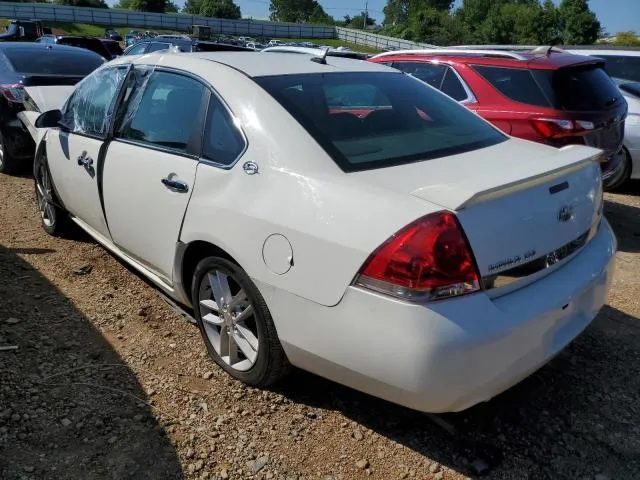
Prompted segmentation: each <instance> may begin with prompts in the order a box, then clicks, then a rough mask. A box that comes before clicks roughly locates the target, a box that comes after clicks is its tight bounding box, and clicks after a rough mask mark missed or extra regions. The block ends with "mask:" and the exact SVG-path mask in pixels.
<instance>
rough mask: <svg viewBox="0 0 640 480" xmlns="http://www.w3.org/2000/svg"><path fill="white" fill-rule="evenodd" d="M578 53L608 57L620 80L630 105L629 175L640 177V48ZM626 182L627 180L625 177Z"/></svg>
mask: <svg viewBox="0 0 640 480" xmlns="http://www.w3.org/2000/svg"><path fill="white" fill-rule="evenodd" d="M567 51H568V52H570V53H575V54H578V55H590V56H592V57H598V58H602V59H603V60H604V61H605V69H606V70H607V73H609V75H611V77H613V79H614V81H615V82H616V83H617V84H618V87H619V88H620V91H621V92H622V95H623V96H624V98H625V100H626V101H627V104H628V105H629V114H628V116H627V120H626V122H625V129H624V147H623V149H622V153H623V158H624V161H625V162H626V164H627V166H626V167H625V171H626V173H625V178H626V179H639V178H640V50H618V49H611V48H606V49H575V50H567ZM623 182H624V180H623Z"/></svg>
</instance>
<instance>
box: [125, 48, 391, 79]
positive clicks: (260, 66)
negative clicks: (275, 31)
mask: <svg viewBox="0 0 640 480" xmlns="http://www.w3.org/2000/svg"><path fill="white" fill-rule="evenodd" d="M127 58H128V59H129V61H130V62H132V63H135V64H144V65H149V64H157V65H162V66H168V67H174V68H178V69H179V68H184V67H185V65H184V63H185V62H184V61H185V60H187V59H189V60H195V61H198V62H216V63H220V64H223V65H227V66H228V67H231V68H233V69H235V70H238V71H240V72H242V73H244V74H245V75H247V76H249V77H262V76H268V75H295V74H304V73H336V72H395V73H398V70H395V69H392V68H389V67H387V66H384V65H380V64H375V63H372V62H363V61H361V60H352V59H347V58H340V57H327V58H326V59H325V60H326V64H322V63H318V62H317V61H312V59H314V58H315V59H317V58H318V57H317V56H316V55H308V54H294V55H292V54H291V53H279V52H269V53H263V52H195V53H166V52H158V53H152V54H147V55H139V56H128V57H123V59H122V60H116V62H126V61H127V60H126V59H127Z"/></svg>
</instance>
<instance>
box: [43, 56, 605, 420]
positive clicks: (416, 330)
mask: <svg viewBox="0 0 640 480" xmlns="http://www.w3.org/2000/svg"><path fill="white" fill-rule="evenodd" d="M36 124H37V125H36V126H37V127H38V128H49V130H48V132H47V134H46V137H45V139H44V140H43V141H42V142H41V143H40V145H39V146H38V149H37V153H36V159H35V166H34V169H35V170H34V173H35V179H36V193H37V198H38V204H39V208H40V213H41V216H42V223H43V226H44V228H45V229H46V231H47V232H49V233H51V234H56V235H57V234H59V233H60V232H62V227H63V226H64V223H63V221H64V220H65V218H70V219H71V220H73V221H74V222H76V223H77V224H78V225H80V226H81V227H82V228H84V229H85V230H86V231H87V232H89V234H90V235H92V236H93V237H94V238H95V239H96V240H97V241H99V242H100V243H101V244H102V245H104V246H105V247H106V248H107V249H109V250H110V251H112V252H113V253H114V254H115V255H117V256H118V257H119V258H121V259H123V260H124V261H125V262H127V263H128V264H130V265H131V266H133V267H134V268H135V269H137V270H138V271H139V272H141V273H142V274H143V275H144V276H146V277H147V278H148V279H150V280H151V281H152V282H154V283H155V284H156V285H158V287H160V288H161V289H162V290H164V291H165V292H166V293H167V294H168V295H170V296H171V297H173V299H175V300H176V301H177V302H179V303H181V304H184V305H185V306H193V307H194V314H195V317H196V319H197V322H198V325H199V327H200V330H201V332H202V336H203V338H204V342H205V344H206V347H207V349H208V351H209V353H210V354H211V356H212V357H213V359H214V360H215V361H216V362H217V363H218V364H219V365H220V366H221V367H222V368H223V369H225V370H226V371H227V372H228V373H229V374H231V375H232V376H233V377H235V378H237V379H240V380H242V381H244V382H246V383H248V384H250V385H254V386H264V385H268V384H270V383H272V382H274V381H276V380H277V379H279V378H281V377H282V376H283V374H284V373H285V372H286V371H287V369H288V367H289V364H291V365H294V366H297V367H300V368H302V369H305V370H308V371H311V372H314V373H316V374H318V375H321V376H324V377H327V378H330V379H333V380H335V381H337V382H340V383H343V384H345V385H348V386H351V387H353V388H356V389H359V390H361V391H363V392H367V393H370V394H372V395H376V396H378V397H382V398H385V399H387V400H390V401H392V402H396V403H399V404H402V405H406V406H408V407H411V408H414V409H417V410H422V411H428V412H445V411H458V410H463V409H465V408H467V407H470V406H472V405H474V404H476V403H478V402H482V401H485V400H488V399H490V398H491V397H493V396H495V395H497V394H498V393H500V392H502V391H503V390H505V389H507V388H509V387H510V386H512V385H514V384H515V383H517V382H519V381H520V380H522V379H523V378H525V377H526V376H528V375H529V374H531V373H532V372H534V371H535V370H537V369H538V368H540V367H541V366H542V365H544V364H545V363H546V362H548V361H549V360H550V359H551V358H552V357H553V356H554V355H556V354H557V353H558V352H560V351H561V350H562V349H563V348H564V347H565V346H566V345H567V344H568V343H569V342H571V341H572V340H573V339H574V338H575V337H576V336H577V335H579V334H580V333H581V332H582V331H583V330H584V328H585V327H586V326H587V325H588V324H589V323H590V322H591V321H592V319H593V318H594V317H595V315H596V314H597V313H598V311H599V310H600V307H601V306H602V305H603V304H604V302H605V299H606V296H607V291H608V289H609V285H610V282H611V279H612V275H613V265H614V264H613V259H614V253H615V249H616V240H615V237H614V235H613V233H612V231H611V228H610V227H609V224H608V223H607V221H606V220H605V219H604V217H603V216H602V206H603V199H602V183H601V180H600V172H599V168H598V165H597V164H596V163H595V162H594V159H595V158H597V157H598V156H599V153H600V151H599V150H596V149H592V148H589V147H585V146H577V145H574V146H569V147H566V148H563V149H555V148H552V147H548V146H545V145H541V144H533V143H530V142H526V141H521V140H518V139H513V138H510V137H508V136H507V135H505V134H503V133H501V132H500V131H499V130H497V129H496V128H494V127H493V126H491V125H490V124H489V123H487V122H485V121H484V120H483V119H481V118H479V117H478V116H476V115H475V114H473V113H471V112H470V111H468V110H467V109H466V108H465V107H463V106H461V105H458V104H457V103H456V102H455V101H454V100H451V99H450V98H449V97H447V96H446V95H444V94H442V93H440V92H438V91H437V90H435V89H433V88H431V87H429V86H427V85H425V84H424V83H423V82H420V81H418V80H416V79H414V78H412V77H410V76H408V75H404V74H402V73H401V72H399V71H397V70H394V69H391V68H389V67H386V66H382V65H377V64H373V63H369V62H362V61H357V60H348V59H343V58H335V57H327V58H326V59H322V58H319V57H315V56H311V55H291V54H277V53H271V54H263V53H232V52H217V53H190V54H170V53H168V54H167V53H165V54H162V53H154V54H150V55H145V56H138V57H122V58H119V59H116V60H114V61H112V62H110V63H109V64H107V65H105V66H104V67H103V68H101V69H100V70H98V71H96V72H95V73H93V74H92V75H91V76H89V77H88V78H87V79H86V80H84V81H83V82H81V83H80V84H78V86H77V88H76V90H75V91H74V93H73V94H72V95H71V97H70V98H69V100H68V101H67V103H66V104H65V106H64V107H63V109H62V111H50V112H46V113H44V114H43V115H42V116H41V117H39V119H38V120H37V122H36Z"/></svg>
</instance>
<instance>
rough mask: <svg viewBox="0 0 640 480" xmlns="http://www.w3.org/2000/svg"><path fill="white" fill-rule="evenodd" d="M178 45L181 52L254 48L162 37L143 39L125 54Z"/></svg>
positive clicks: (153, 50)
mask: <svg viewBox="0 0 640 480" xmlns="http://www.w3.org/2000/svg"><path fill="white" fill-rule="evenodd" d="M172 47H178V49H179V50H180V51H181V52H253V51H255V50H254V49H252V48H247V47H243V46H239V45H231V44H228V43H220V42H215V41H205V40H193V39H191V38H189V37H161V36H158V37H156V38H153V39H149V40H141V41H139V42H136V43H134V44H133V45H131V46H130V47H128V48H127V49H126V50H125V51H124V55H142V54H144V53H151V52H158V51H161V50H168V49H169V48H172Z"/></svg>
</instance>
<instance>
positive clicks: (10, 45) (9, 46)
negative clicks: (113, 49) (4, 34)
mask: <svg viewBox="0 0 640 480" xmlns="http://www.w3.org/2000/svg"><path fill="white" fill-rule="evenodd" d="M52 49H54V50H57V51H61V52H65V51H68V52H73V53H85V52H88V54H89V55H97V54H96V53H94V52H92V51H91V50H85V49H84V48H78V47H72V46H71V45H60V44H52V43H35V42H33V43H31V42H0V51H10V50H18V51H23V52H32V51H38V50H52Z"/></svg>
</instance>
